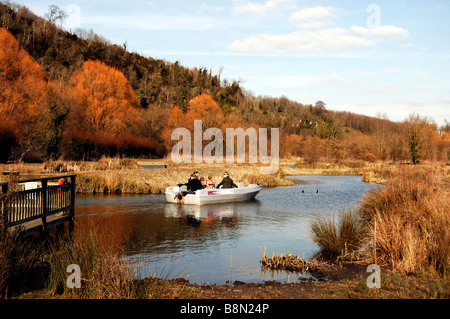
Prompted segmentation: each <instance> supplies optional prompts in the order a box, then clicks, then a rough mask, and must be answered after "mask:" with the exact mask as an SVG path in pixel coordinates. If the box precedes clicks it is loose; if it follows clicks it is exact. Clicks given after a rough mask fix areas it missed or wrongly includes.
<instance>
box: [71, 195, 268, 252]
mask: <svg viewBox="0 0 450 319" xmlns="http://www.w3.org/2000/svg"><path fill="white" fill-rule="evenodd" d="M117 198H119V197H117ZM120 198H123V197H120ZM110 199H111V201H103V198H102V199H101V200H100V201H99V202H98V201H95V202H93V203H92V204H88V205H78V206H77V208H76V221H77V224H78V225H79V226H78V227H76V228H77V229H78V230H79V233H80V235H83V234H86V232H89V230H90V228H93V227H95V228H97V229H98V233H101V234H102V236H103V237H105V240H104V245H105V246H111V247H114V249H118V248H121V249H122V250H123V252H124V254H125V255H135V254H136V253H145V252H162V253H171V252H175V251H180V249H184V248H185V247H187V246H189V247H199V245H201V243H203V242H205V241H209V242H213V241H215V240H217V239H218V238H219V239H222V237H225V239H226V238H230V239H235V238H236V236H238V232H237V231H236V230H237V229H238V228H239V226H240V224H241V222H242V219H243V217H244V216H245V217H244V218H252V216H254V215H256V214H259V211H260V209H261V203H260V202H259V201H257V200H255V201H250V202H243V203H228V204H213V205H202V206H196V205H177V204H166V203H164V204H163V205H159V204H157V205H151V204H148V203H147V202H145V203H144V202H141V203H139V204H138V203H137V202H136V201H133V198H132V197H131V198H129V199H125V201H123V200H121V201H118V202H116V201H115V199H116V197H111V198H110ZM128 201H129V204H128Z"/></svg>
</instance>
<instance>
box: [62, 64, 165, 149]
mask: <svg viewBox="0 0 450 319" xmlns="http://www.w3.org/2000/svg"><path fill="white" fill-rule="evenodd" d="M69 85H70V89H71V97H72V100H73V102H74V105H73V107H72V112H71V116H70V131H71V132H70V133H69V138H70V139H71V140H72V142H71V143H72V144H73V145H75V146H76V147H75V149H74V150H73V151H74V152H75V153H76V152H78V153H82V154H83V155H86V154H84V153H90V151H92V150H93V149H94V150H93V151H95V152H94V153H95V154H93V153H92V152H91V154H87V155H88V156H87V157H88V158H89V157H98V156H100V155H116V153H117V152H126V150H127V149H128V150H129V149H132V150H133V155H136V154H135V153H139V151H138V150H139V149H140V150H141V151H143V152H144V153H145V151H147V152H148V151H152V150H154V149H156V148H157V143H156V142H155V141H154V140H153V139H150V138H145V137H139V136H136V135H135V134H134V133H135V132H136V131H137V130H138V127H139V125H140V124H141V117H140V114H139V111H138V106H139V101H138V99H137V98H136V97H135V96H134V91H133V89H132V88H131V85H130V84H129V83H128V81H127V79H126V77H125V76H124V75H123V73H122V72H120V71H118V70H116V69H114V68H112V67H109V66H107V65H106V64H105V63H103V62H101V61H92V60H88V61H86V62H85V63H84V64H83V67H82V68H81V70H79V71H78V72H76V73H75V74H74V75H73V76H72V78H71V79H70V82H69ZM74 141H75V142H74Z"/></svg>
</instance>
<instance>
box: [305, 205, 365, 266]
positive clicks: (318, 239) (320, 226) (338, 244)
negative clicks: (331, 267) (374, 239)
mask: <svg viewBox="0 0 450 319" xmlns="http://www.w3.org/2000/svg"><path fill="white" fill-rule="evenodd" d="M310 230H311V234H310V237H311V239H312V240H313V241H314V242H315V243H316V244H317V245H318V246H319V248H320V249H321V252H320V254H321V256H322V257H326V258H327V259H339V260H348V259H354V258H357V257H358V251H359V250H360V248H361V247H362V245H363V243H364V240H365V239H366V233H367V229H366V227H365V224H364V222H363V220H362V219H361V217H360V216H359V215H358V214H356V213H355V212H352V211H350V210H347V211H344V212H342V213H341V214H340V215H339V218H338V220H335V219H334V217H331V218H325V217H319V218H317V219H315V220H313V221H312V222H311V224H310Z"/></svg>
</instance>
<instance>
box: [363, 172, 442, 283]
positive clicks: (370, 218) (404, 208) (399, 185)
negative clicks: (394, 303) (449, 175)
mask: <svg viewBox="0 0 450 319" xmlns="http://www.w3.org/2000/svg"><path fill="white" fill-rule="evenodd" d="M441 173H442V171H441ZM360 213H361V214H362V215H363V216H364V217H365V219H366V221H367V223H368V225H369V228H370V237H371V239H372V242H373V243H374V244H375V245H376V250H374V249H372V250H370V251H371V252H372V254H373V258H375V254H376V257H377V259H378V263H386V264H389V265H391V266H392V268H393V269H395V270H397V271H401V272H405V273H413V274H423V273H436V274H439V275H442V276H444V277H446V276H448V272H449V266H450V265H449V258H450V255H449V245H450V191H449V184H448V182H446V176H445V175H440V176H439V175H437V174H436V170H435V171H433V170H429V169H425V168H421V167H405V168H402V169H399V170H398V171H396V172H395V176H394V177H393V178H391V179H389V180H388V181H387V182H386V187H384V188H383V189H381V190H378V191H372V192H370V193H369V194H367V195H365V196H364V199H363V202H362V205H361V208H360Z"/></svg>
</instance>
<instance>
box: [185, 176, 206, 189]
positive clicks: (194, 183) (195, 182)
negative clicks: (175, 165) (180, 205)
mask: <svg viewBox="0 0 450 319" xmlns="http://www.w3.org/2000/svg"><path fill="white" fill-rule="evenodd" d="M186 186H187V188H188V191H191V192H195V191H197V190H199V189H202V188H203V186H202V183H201V182H200V180H199V179H198V177H197V175H196V174H195V172H194V174H192V175H191V178H190V179H189V181H188V183H187V185H186Z"/></svg>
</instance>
